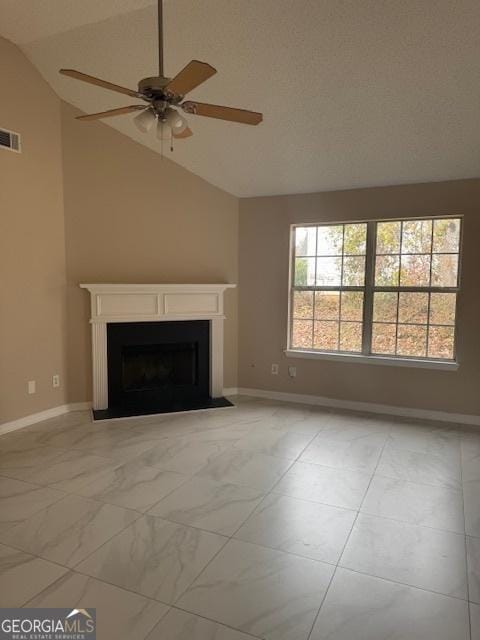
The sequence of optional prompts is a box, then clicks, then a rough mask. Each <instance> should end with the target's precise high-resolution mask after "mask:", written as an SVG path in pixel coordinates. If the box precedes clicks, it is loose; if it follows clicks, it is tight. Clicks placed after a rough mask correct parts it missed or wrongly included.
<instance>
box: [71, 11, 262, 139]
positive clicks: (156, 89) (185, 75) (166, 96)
mask: <svg viewBox="0 0 480 640" xmlns="http://www.w3.org/2000/svg"><path fill="white" fill-rule="evenodd" d="M158 60H159V72H158V76H154V77H152V78H143V80H140V82H139V83H138V90H137V91H135V90H133V89H127V88H126V87H121V86H119V85H117V84H113V83H111V82H107V81H106V80H101V79H100V78H95V77H94V76H90V75H88V74H86V73H81V72H80V71H76V70H75V69H60V73H61V74H63V75H65V76H69V77H70V78H75V79H76V80H82V82H88V83H90V84H94V85H97V86H99V87H103V88H104V89H109V90H110V91H116V92H117V93H123V94H125V95H127V96H131V97H133V98H139V99H140V100H143V102H144V104H133V105H130V106H127V107H120V108H118V109H109V110H108V111H102V112H100V113H91V114H89V115H85V116H77V119H78V120H86V121H88V120H99V119H102V118H110V117H111V116H119V115H123V114H127V113H133V112H135V111H139V112H140V113H138V114H137V115H136V116H135V118H134V119H133V122H134V124H135V125H136V127H137V128H138V129H139V130H140V131H142V133H147V132H148V131H149V130H150V129H151V128H152V126H153V124H154V123H155V122H156V123H157V137H158V138H159V139H160V140H165V139H170V140H172V139H173V138H176V139H180V138H188V137H190V136H191V135H193V133H192V131H191V129H190V128H189V126H188V123H187V120H186V119H185V118H184V117H183V115H182V114H181V113H180V111H179V110H180V109H181V110H183V111H184V112H185V113H189V114H194V115H198V116H206V117H207V118H218V119H220V120H229V121H231V122H240V123H242V124H251V125H256V124H259V123H260V122H261V121H262V119H263V115H262V114H261V113H257V112H255V111H247V110H245V109H236V108H233V107H223V106H220V105H216V104H207V103H205V102H196V101H192V100H186V101H184V97H185V95H186V94H187V93H189V92H190V91H192V90H193V89H195V88H196V87H198V86H199V85H200V84H202V83H203V82H205V81H206V80H208V79H209V78H211V77H212V76H213V75H214V74H215V73H217V71H216V69H214V68H213V67H212V66H210V65H209V64H207V63H206V62H200V61H199V60H192V61H191V62H189V63H188V64H187V66H186V67H184V68H183V69H182V70H181V71H180V72H179V73H177V75H176V76H175V77H174V78H166V77H165V76H164V75H163V0H158Z"/></svg>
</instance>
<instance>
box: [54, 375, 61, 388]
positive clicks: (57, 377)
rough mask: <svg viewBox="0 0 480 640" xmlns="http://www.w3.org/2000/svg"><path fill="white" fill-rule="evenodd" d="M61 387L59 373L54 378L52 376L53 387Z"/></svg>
mask: <svg viewBox="0 0 480 640" xmlns="http://www.w3.org/2000/svg"><path fill="white" fill-rule="evenodd" d="M59 386H60V376H59V375H58V373H56V374H55V375H54V376H52V387H59Z"/></svg>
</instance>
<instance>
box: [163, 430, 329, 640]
mask: <svg viewBox="0 0 480 640" xmlns="http://www.w3.org/2000/svg"><path fill="white" fill-rule="evenodd" d="M259 422H262V420H261V419H260V420H259ZM318 433H319V432H317V433H316V434H315V435H313V436H312V438H311V439H310V440H309V441H308V443H307V444H306V445H305V447H304V448H303V449H302V450H301V452H300V453H299V454H298V455H297V457H296V458H294V459H292V460H291V463H290V464H289V465H288V467H287V468H286V469H285V471H284V472H283V473H282V475H281V476H280V478H279V479H278V480H277V481H276V482H275V483H274V485H273V487H275V486H276V485H277V484H278V482H280V480H281V479H282V478H283V476H284V475H285V474H286V473H287V472H288V471H289V470H290V469H291V467H292V466H293V465H294V464H295V462H296V461H297V460H298V458H299V457H300V456H301V455H302V453H303V452H304V451H305V449H306V448H307V447H308V446H309V445H310V444H311V442H312V441H313V440H314V439H315V438H316V437H317V435H318ZM232 448H233V446H232ZM273 487H272V488H273ZM272 488H270V489H269V491H268V493H266V494H265V495H264V496H263V498H261V500H260V502H259V504H261V503H262V502H263V501H264V500H265V498H266V497H267V496H268V495H270V493H271V491H272ZM258 506H259V505H256V506H255V507H254V508H253V509H252V511H250V513H249V514H248V516H247V517H246V518H245V520H243V521H242V523H241V524H240V525H239V526H238V527H237V528H236V529H235V531H234V532H233V533H232V534H231V535H230V536H228V537H227V541H226V542H225V544H224V545H223V546H222V547H221V548H220V549H219V550H218V551H217V553H216V554H215V555H214V556H213V557H212V558H211V559H210V560H209V561H208V562H207V564H206V565H205V566H204V567H203V569H202V570H201V571H200V572H199V573H198V575H197V576H196V577H195V578H194V579H193V580H192V581H191V582H190V583H189V584H188V585H187V587H186V588H185V589H184V590H183V591H182V593H180V594H179V595H178V597H177V598H176V600H175V603H174V604H176V603H177V602H178V601H179V600H180V598H181V597H182V596H184V595H185V593H186V592H187V591H188V589H190V587H191V586H192V585H193V584H194V582H196V581H197V580H198V579H199V578H200V577H201V576H202V575H203V573H204V572H205V571H206V570H207V568H208V567H209V566H210V564H211V563H212V562H213V561H214V560H215V558H216V557H217V556H218V555H219V553H220V552H221V551H223V549H224V548H225V547H226V546H227V544H228V543H229V542H231V541H232V540H234V537H233V536H234V535H235V534H236V533H237V532H238V531H239V530H240V528H241V527H242V526H243V525H244V524H245V522H246V521H247V520H248V519H249V518H250V517H251V515H252V514H253V512H254V511H255V509H256V508H257V507H258ZM184 526H185V525H184ZM217 535H218V534H217ZM256 546H260V545H256ZM265 548H270V547H265ZM189 613H193V612H189ZM194 615H196V614H194ZM236 630H237V631H242V630H241V629H236Z"/></svg>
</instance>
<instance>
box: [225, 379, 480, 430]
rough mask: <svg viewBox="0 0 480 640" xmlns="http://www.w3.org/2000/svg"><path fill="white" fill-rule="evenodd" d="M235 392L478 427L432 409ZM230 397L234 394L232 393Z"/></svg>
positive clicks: (472, 419) (474, 419)
mask: <svg viewBox="0 0 480 640" xmlns="http://www.w3.org/2000/svg"><path fill="white" fill-rule="evenodd" d="M225 391H226V390H225ZM229 391H230V390H229ZM232 391H233V390H232ZM236 392H237V394H238V395H242V396H253V397H255V398H268V399H269V400H282V401H283V402H296V403H300V404H311V405H319V406H323V407H332V408H335V409H347V410H350V411H365V412H367V413H384V414H387V415H392V416H401V417H404V418H419V419H421V420H438V421H440V422H452V423H458V424H469V425H476V426H480V416H476V415H472V414H465V413H448V412H447V411H435V410H433V409H432V410H431V409H413V408H410V407H396V406H392V405H388V404H375V403H372V402H357V401H355V400H339V399H336V398H325V397H323V396H312V395H304V394H300V393H284V392H282V391H269V390H264V389H246V388H244V387H239V388H238V389H236ZM225 395H227V394H225ZM230 395H235V394H234V393H233V392H232V393H231V394H230Z"/></svg>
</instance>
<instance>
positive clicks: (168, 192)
mask: <svg viewBox="0 0 480 640" xmlns="http://www.w3.org/2000/svg"><path fill="white" fill-rule="evenodd" d="M77 114H78V112H77V111H75V110H74V109H73V108H72V107H71V106H69V105H66V104H64V105H63V107H62V136H63V156H64V189H65V230H66V247H67V277H68V294H67V301H68V304H67V306H68V385H69V399H70V401H72V402H78V401H84V400H89V399H90V398H91V358H90V349H91V347H90V344H91V342H90V328H89V324H88V318H89V295H88V293H87V292H86V291H84V290H80V289H79V288H78V285H79V283H80V282H127V283H137V282H142V283H143V282H150V283H156V282H173V283H176V282H180V283H182V282H183V283H187V282H193V283H200V282H209V283H214V282H232V283H236V282H237V280H238V247H237V240H238V199H237V198H235V197H233V196H231V195H229V194H227V193H225V192H224V191H221V190H220V189H217V188H215V187H213V186H211V185H210V184H208V183H207V182H205V181H204V180H202V179H200V178H198V177H196V176H194V175H193V174H191V173H189V172H188V171H186V170H185V169H183V168H182V167H180V166H179V165H177V164H175V163H173V162H171V161H170V160H168V159H167V158H162V157H161V156H160V155H158V154H156V153H154V152H153V151H150V150H149V149H147V148H145V147H143V146H141V145H139V144H137V143H136V142H133V141H132V140H130V139H129V138H127V137H125V136H123V135H122V134H120V133H118V132H117V131H115V130H113V129H112V128H110V127H108V126H106V125H104V124H100V123H85V122H78V121H76V120H75V119H74V116H75V115H77ZM152 135H153V134H152ZM179 144H180V143H179ZM236 300H237V293H236V291H235V290H234V291H227V292H226V300H225V301H226V315H227V320H226V323H225V386H235V385H236V384H237V304H236Z"/></svg>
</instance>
